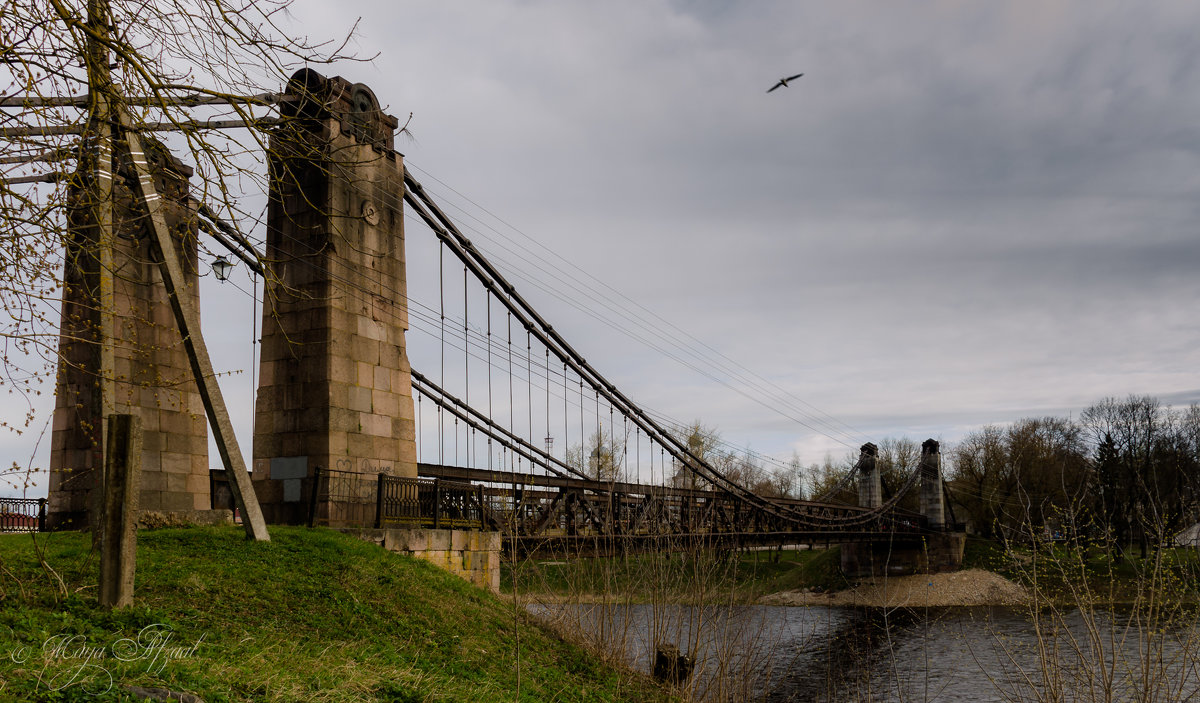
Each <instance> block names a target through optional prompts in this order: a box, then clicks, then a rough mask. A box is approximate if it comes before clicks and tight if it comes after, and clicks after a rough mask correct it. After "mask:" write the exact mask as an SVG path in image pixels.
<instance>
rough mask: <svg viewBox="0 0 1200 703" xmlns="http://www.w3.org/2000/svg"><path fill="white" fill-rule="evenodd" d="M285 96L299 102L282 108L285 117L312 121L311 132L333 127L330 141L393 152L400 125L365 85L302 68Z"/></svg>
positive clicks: (294, 77)
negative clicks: (349, 139) (344, 138)
mask: <svg viewBox="0 0 1200 703" xmlns="http://www.w3.org/2000/svg"><path fill="white" fill-rule="evenodd" d="M287 92H288V94H289V95H294V96H297V97H298V98H299V100H298V101H295V102H290V103H285V104H284V106H283V109H282V113H283V116H284V117H289V118H290V117H295V118H300V119H301V120H304V121H306V122H310V121H311V122H310V125H309V126H310V127H311V128H313V129H320V128H321V126H323V125H332V126H333V129H332V132H333V133H332V134H328V135H326V136H327V137H328V138H330V139H334V138H337V137H338V136H339V135H342V134H345V135H348V136H351V137H353V138H354V139H355V140H356V141H357V142H358V143H359V144H370V145H371V146H373V147H375V148H377V149H381V150H385V151H391V150H392V149H394V148H395V135H396V128H397V127H398V126H399V124H400V123H399V121H398V120H397V119H396V118H395V117H392V116H391V115H388V114H385V113H384V112H383V110H382V109H380V107H379V100H378V99H377V98H376V97H375V93H374V91H372V90H371V89H370V88H368V87H367V86H366V85H364V84H362V83H351V82H350V81H347V80H346V79H345V78H342V77H341V76H334V77H333V78H325V77H323V76H321V74H319V73H317V72H316V71H314V70H312V69H310V68H305V69H301V70H300V71H297V72H296V74H295V75H294V76H292V79H291V80H290V81H288V87H287Z"/></svg>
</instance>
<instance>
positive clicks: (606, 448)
mask: <svg viewBox="0 0 1200 703" xmlns="http://www.w3.org/2000/svg"><path fill="white" fill-rule="evenodd" d="M625 446H626V442H624V441H618V439H617V438H616V436H614V435H612V434H611V433H609V431H608V430H606V429H603V428H601V429H600V430H598V431H596V432H594V433H593V434H592V436H591V437H589V438H588V441H587V444H586V445H580V444H576V445H575V446H573V447H571V448H570V449H568V450H567V465H568V466H571V467H572V468H575V469H578V470H579V471H581V472H583V473H584V474H586V475H587V476H588V477H590V478H592V479H593V480H596V481H606V482H609V483H611V482H613V481H621V480H624V470H623V467H624V464H625Z"/></svg>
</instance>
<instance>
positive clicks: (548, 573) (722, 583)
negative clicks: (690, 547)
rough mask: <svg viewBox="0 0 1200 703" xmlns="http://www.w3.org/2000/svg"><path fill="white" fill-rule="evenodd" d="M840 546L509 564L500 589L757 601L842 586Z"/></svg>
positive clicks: (642, 598)
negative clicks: (784, 593) (783, 593)
mask: <svg viewBox="0 0 1200 703" xmlns="http://www.w3.org/2000/svg"><path fill="white" fill-rule="evenodd" d="M839 560H840V553H839V551H838V549H837V548H836V547H834V548H832V549H815V550H807V549H804V550H791V549H789V550H782V551H775V550H763V551H749V552H714V551H701V552H694V553H687V552H674V553H667V554H629V555H625V556H621V557H611V558H610V557H602V558H581V559H570V560H561V561H559V560H546V559H540V560H539V559H528V560H524V561H522V562H519V563H518V564H517V565H516V566H515V567H513V566H511V565H509V564H505V566H504V572H503V575H502V577H501V586H500V588H501V591H502V592H504V593H508V594H512V593H513V592H514V590H515V592H516V593H517V594H529V595H537V596H550V597H553V598H556V599H564V600H572V599H580V600H586V599H588V598H591V597H595V596H599V595H601V594H606V595H619V596H621V597H623V598H626V599H629V600H631V601H634V602H673V603H687V602H718V603H719V602H736V603H748V602H752V601H754V600H755V599H757V598H759V597H760V596H763V595H766V594H768V593H775V592H778V591H789V590H796V589H801V588H807V589H815V590H818V591H832V590H840V589H842V588H845V587H846V586H848V585H849V583H848V582H847V581H846V579H845V578H844V577H843V576H842V574H841V568H840V561H839Z"/></svg>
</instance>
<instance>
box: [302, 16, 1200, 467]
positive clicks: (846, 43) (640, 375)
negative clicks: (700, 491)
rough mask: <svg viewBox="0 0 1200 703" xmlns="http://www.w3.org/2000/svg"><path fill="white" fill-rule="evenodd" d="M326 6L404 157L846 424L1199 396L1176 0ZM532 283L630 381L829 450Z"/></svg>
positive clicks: (998, 418)
mask: <svg viewBox="0 0 1200 703" xmlns="http://www.w3.org/2000/svg"><path fill="white" fill-rule="evenodd" d="M333 7H334V6H330V5H328V4H326V3H319V4H315V3H314V4H311V5H309V4H302V5H300V6H299V7H298V13H297V17H298V18H300V19H301V21H302V22H304V23H305V25H306V26H309V25H311V26H314V27H331V26H336V24H337V22H338V13H342V14H344V13H349V14H352V15H361V16H362V17H363V22H362V24H361V25H360V33H359V36H358V39H357V47H358V48H359V50H360V51H361V52H362V53H364V54H373V53H376V52H378V53H379V57H378V58H377V59H376V60H375V62H374V63H373V64H371V65H369V66H357V67H343V68H342V69H341V70H340V72H341V73H343V74H346V75H351V74H353V77H354V79H355V80H360V81H363V82H366V83H368V84H370V85H371V86H373V87H374V88H375V90H376V93H377V94H378V95H379V96H380V98H381V100H382V101H383V102H384V103H386V104H388V105H389V106H390V109H391V111H392V112H393V113H394V114H398V115H401V116H406V115H407V113H408V112H410V111H411V112H412V113H413V120H412V123H411V126H410V128H411V131H412V133H413V136H414V140H413V141H411V142H409V143H407V144H403V145H402V146H401V149H402V150H403V151H405V153H406V154H407V156H408V158H409V161H410V163H412V164H414V165H415V166H417V167H418V168H420V169H424V170H425V171H427V172H428V173H429V174H432V175H435V176H437V177H438V178H439V179H441V180H443V181H445V182H446V183H447V184H449V185H451V186H453V187H454V188H455V189H456V190H458V191H460V192H461V193H463V194H465V195H467V196H469V197H470V198H471V199H473V200H474V201H475V202H477V203H479V204H481V205H483V206H484V207H486V208H488V209H489V210H490V211H491V212H493V213H496V214H497V215H499V216H500V217H502V218H504V220H505V221H506V222H508V223H511V224H513V225H515V226H516V227H518V228H519V229H520V230H521V231H522V232H524V233H526V234H528V235H529V236H531V237H533V238H535V239H537V240H538V241H540V242H541V243H543V244H545V245H546V246H547V247H549V248H550V249H552V250H554V251H555V252H558V253H559V254H561V255H563V256H564V257H565V258H567V259H569V260H571V261H572V262H575V263H577V264H579V265H580V266H581V267H582V268H584V269H585V270H586V271H587V272H588V273H591V274H593V275H595V276H597V277H599V278H600V279H602V280H603V281H605V282H606V283H609V284H611V285H612V286H614V287H615V288H617V289H619V290H620V291H621V292H623V293H625V294H626V295H628V296H630V297H631V298H633V299H636V300H637V301H639V302H641V303H642V304H644V305H645V306H647V307H648V308H650V309H652V310H653V311H655V312H657V313H658V314H660V315H662V316H663V317H665V318H667V319H669V320H671V321H672V322H674V323H676V324H677V325H679V326H680V327H681V328H683V329H684V330H686V331H687V332H689V333H691V334H692V335H694V336H696V337H698V338H700V339H702V340H703V341H704V342H706V343H707V344H709V345H711V346H712V347H714V348H716V349H718V350H720V351H721V352H723V353H725V354H727V355H728V356H730V357H732V358H733V359H736V360H737V361H738V362H740V363H741V364H743V365H744V366H746V367H748V368H749V369H752V370H754V371H755V372H757V373H758V374H760V375H761V376H763V377H765V378H767V379H770V380H771V381H773V382H776V383H778V384H779V385H780V386H782V387H784V388H785V389H787V391H789V392H790V393H791V394H793V395H795V396H797V397H799V398H801V399H803V400H804V401H806V402H808V403H811V404H812V405H814V406H816V407H817V408H820V409H821V410H823V411H825V412H827V413H829V414H830V415H832V416H833V417H835V418H837V419H839V420H841V421H844V422H845V423H848V424H849V425H851V426H853V427H854V428H856V429H857V430H858V431H859V433H858V434H860V435H861V436H862V437H863V438H874V439H878V438H879V437H881V436H886V435H897V434H911V435H914V436H915V438H916V439H923V437H924V436H941V437H944V438H945V439H951V440H952V439H953V438H955V437H956V436H958V435H960V434H961V433H962V432H963V431H964V430H965V429H968V428H970V427H972V426H976V425H978V424H980V423H987V422H1007V421H1011V420H1014V419H1016V418H1018V417H1022V416H1027V415H1038V414H1044V413H1056V414H1059V413H1062V414H1065V413H1070V412H1077V411H1078V410H1079V409H1080V408H1082V407H1083V406H1085V405H1087V404H1089V403H1091V402H1093V401H1095V400H1098V399H1100V398H1101V397H1104V396H1107V395H1124V394H1128V393H1149V394H1154V395H1157V396H1159V397H1160V398H1162V399H1164V400H1165V401H1169V402H1173V403H1176V404H1180V403H1187V402H1192V401H1196V400H1200V379H1197V376H1196V368H1197V361H1200V334H1198V331H1197V326H1196V323H1195V314H1194V310H1195V304H1196V302H1197V300H1198V297H1200V296H1198V294H1200V277H1198V276H1196V275H1195V271H1196V270H1197V264H1200V236H1197V232H1196V223H1197V209H1198V204H1200V200H1198V199H1197V197H1196V195H1197V190H1198V186H1200V168H1198V166H1200V126H1198V125H1200V70H1198V69H1200V42H1197V41H1196V39H1195V32H1194V30H1195V28H1196V27H1197V26H1200V5H1196V4H1195V3H1191V2H1157V3H1149V4H1147V3H1136V4H1135V3H1128V2H1103V1H1100V2H1097V1H1094V0H1088V1H1086V2H1038V3H1033V2H1020V3H1016V2H1012V3H963V2H839V3H823V2H790V1H779V2H770V1H763V2H742V3H724V2H666V1H661V2H646V1H643V0H639V1H637V2H606V3H591V2H494V1H491V0H489V1H486V2H459V3H405V2H400V3H392V2H387V3H369V2H348V3H339V4H337V5H336V10H337V12H336V13H335V12H334V11H333V9H332V8H333ZM801 71H803V72H804V73H805V76H804V77H803V78H801V79H799V80H798V81H796V82H794V83H793V84H792V85H791V86H790V87H788V88H786V89H780V90H777V91H775V92H773V93H771V94H769V95H768V94H766V92H765V91H766V89H767V88H769V87H770V86H771V85H772V84H773V83H774V82H775V81H776V80H777V79H778V78H779V77H781V76H784V75H790V74H793V73H797V72H801ZM424 180H426V181H427V182H428V181H429V179H428V178H425V179H424ZM413 236H416V234H415V233H413V234H410V239H411V238H412V237H413ZM422 236H424V235H422ZM414 294H416V291H414ZM547 304H550V303H547ZM551 311H552V312H553V313H554V314H553V316H552V320H553V322H554V324H555V325H556V327H557V328H559V329H560V330H567V331H568V332H569V335H568V336H569V338H570V339H572V340H573V341H576V342H577V343H578V344H579V345H580V346H581V347H582V348H583V353H584V354H585V356H587V357H588V358H589V360H593V362H594V363H595V364H596V365H597V366H599V367H600V368H601V369H603V370H605V371H606V372H608V373H609V374H610V375H611V376H612V377H613V378H614V380H616V381H617V382H618V384H619V385H621V386H622V387H623V388H624V389H625V390H626V391H627V392H628V393H630V394H631V395H632V396H633V397H635V398H637V399H639V400H641V401H643V402H645V403H646V404H648V405H650V406H652V407H654V408H657V409H660V410H662V411H663V412H665V413H667V414H669V415H672V416H674V417H677V418H679V419H683V420H687V419H691V418H699V419H701V420H703V421H704V422H706V423H708V424H712V425H715V426H717V427H718V428H720V429H721V431H722V432H723V433H724V434H725V435H726V437H727V438H728V439H730V440H732V441H735V442H739V443H750V444H751V445H753V446H754V447H755V448H756V449H759V450H763V451H767V452H770V453H775V454H781V455H784V456H786V455H787V454H788V453H790V451H791V449H793V448H795V449H797V450H799V451H801V453H802V457H803V458H804V459H805V460H806V461H815V460H819V459H820V458H821V455H822V454H823V453H824V452H825V451H827V450H832V451H834V452H835V453H837V454H839V455H840V453H841V452H842V451H843V448H842V447H841V445H838V444H835V443H833V442H831V441H830V440H829V439H827V438H823V437H821V436H819V435H814V433H813V432H811V431H810V430H808V429H806V428H804V427H803V426H799V425H797V424H796V423H795V422H792V421H790V420H787V419H785V418H782V417H780V416H778V415H775V414H772V413H769V412H767V411H765V410H764V409H763V408H761V407H759V406H757V405H755V404H753V403H751V402H749V401H747V400H746V399H745V398H743V397H741V396H739V395H738V394H736V393H733V392H732V391H729V390H728V389H725V388H723V387H721V386H719V385H716V384H713V383H712V382H710V381H708V380H707V379H705V378H703V377H701V376H699V375H697V374H695V373H692V372H688V371H686V370H683V369H682V368H681V367H679V366H678V365H677V364H674V363H673V362H669V361H664V360H663V359H662V357H661V356H660V355H656V354H653V353H651V352H647V351H645V350H644V349H643V348H640V347H639V346H638V345H636V344H633V343H631V342H629V341H628V340H626V339H623V338H620V337H617V336H614V335H613V334H612V333H611V331H609V330H607V329H605V328H603V327H600V326H598V325H597V324H596V323H595V321H594V320H591V319H588V318H585V317H583V316H580V315H578V314H572V313H571V312H570V311H566V310H563V311H562V312H561V314H560V311H559V310H558V309H557V308H555V307H553V306H551ZM414 343H415V342H414ZM916 435H920V436H916Z"/></svg>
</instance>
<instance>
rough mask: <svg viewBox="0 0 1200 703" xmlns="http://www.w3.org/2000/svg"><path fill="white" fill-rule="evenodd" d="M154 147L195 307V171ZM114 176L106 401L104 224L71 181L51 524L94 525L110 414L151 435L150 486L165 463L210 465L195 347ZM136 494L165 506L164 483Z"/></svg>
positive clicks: (130, 201) (182, 468) (146, 504)
mask: <svg viewBox="0 0 1200 703" xmlns="http://www.w3.org/2000/svg"><path fill="white" fill-rule="evenodd" d="M146 151H147V155H148V156H149V160H150V164H151V170H152V172H153V173H154V174H155V175H156V180H157V181H159V187H160V192H161V194H162V201H161V202H162V204H163V210H164V213H165V215H166V224H167V226H168V229H169V230H170V232H171V235H172V241H173V244H174V247H175V249H176V254H177V257H176V260H177V262H178V264H179V267H180V268H181V269H182V272H183V278H184V285H183V286H182V292H181V295H182V297H183V298H185V299H187V300H188V301H190V302H191V303H192V304H193V305H195V304H196V303H197V302H198V300H199V298H198V292H197V291H198V289H197V280H198V279H197V276H198V257H197V240H196V220H195V216H194V212H193V210H192V209H191V205H190V204H188V192H187V189H188V185H187V179H188V177H189V176H190V169H188V168H187V167H186V166H184V165H183V164H182V163H180V162H178V161H176V160H174V159H173V158H171V157H170V156H169V155H168V154H167V153H166V152H165V151H164V150H161V149H158V148H154V147H153V146H152V145H150V146H147V147H146ZM72 183H76V181H72ZM116 183H117V185H116V187H115V188H114V191H113V192H114V200H115V208H114V221H115V222H117V223H118V230H119V231H120V232H123V233H125V234H126V235H128V236H122V237H118V238H117V239H116V240H115V244H114V246H113V269H114V272H113V276H112V278H113V304H112V312H113V334H114V336H116V337H118V338H119V342H118V343H117V344H115V345H114V349H113V359H112V373H113V378H114V379H115V380H114V382H113V383H112V384H111V391H112V397H111V398H109V399H108V400H107V402H106V403H104V404H102V399H101V391H100V388H101V384H100V383H99V375H98V373H97V371H98V369H99V368H100V344H99V342H100V338H99V335H98V332H97V331H98V329H99V323H100V313H99V306H98V304H97V295H98V290H99V288H98V285H99V278H100V271H101V268H100V266H99V261H98V258H97V256H96V253H97V251H98V247H97V242H98V228H97V227H96V224H95V221H94V220H93V214H92V210H91V209H90V208H88V207H83V206H82V205H80V204H81V203H83V200H82V199H81V193H80V192H79V191H78V190H76V189H74V188H73V189H72V191H71V193H70V194H69V196H68V197H69V198H70V204H69V213H68V223H69V241H68V243H67V247H66V250H67V251H66V253H67V256H66V261H67V265H66V267H65V270H64V273H63V285H64V290H63V304H62V320H61V336H60V341H59V354H60V359H61V362H60V366H59V372H58V378H57V384H56V388H55V411H54V423H53V434H52V438H51V453H50V480H49V484H50V485H49V504H48V515H47V520H48V522H49V524H50V526H51V527H52V528H55V527H85V526H87V522H88V516H87V514H86V512H87V510H88V506H89V505H94V504H98V499H97V498H96V497H95V495H94V494H93V491H94V490H96V486H97V482H96V481H94V480H92V478H91V476H92V475H93V474H99V473H100V471H99V469H100V467H101V462H102V460H103V459H102V456H101V451H100V446H101V442H100V437H101V435H100V433H101V431H102V423H101V418H102V417H103V416H104V415H105V414H110V413H119V414H129V415H135V416H137V417H138V418H139V419H140V422H141V426H142V432H143V437H144V440H145V446H144V448H143V456H142V472H141V473H142V479H143V481H144V482H145V483H146V484H147V485H155V482H156V479H155V474H157V473H158V472H162V471H167V470H171V471H175V472H177V473H181V474H186V473H190V472H195V473H197V475H207V472H208V431H207V427H206V423H205V420H204V416H203V412H204V411H203V405H202V404H201V402H200V399H199V393H198V391H197V388H196V384H195V382H194V380H192V378H191V366H190V364H189V362H188V357H187V351H186V349H185V348H184V346H183V340H182V337H181V335H180V333H179V331H178V329H177V328H176V324H175V318H174V314H173V313H172V311H171V307H170V304H169V302H168V299H167V292H166V288H165V286H164V285H163V282H162V277H161V276H160V275H159V272H158V267H157V266H156V265H154V264H153V259H152V257H151V255H150V248H149V247H150V243H149V241H150V239H151V238H150V237H148V236H146V235H147V234H148V232H147V231H146V220H145V217H144V216H143V214H142V213H141V212H140V210H139V209H138V208H136V207H135V205H134V198H133V194H132V192H131V191H130V190H129V189H128V188H127V186H126V185H124V180H123V179H117V181H116ZM104 405H107V407H104ZM165 453H170V454H173V455H176V456H182V455H190V456H191V457H198V458H199V462H198V463H195V462H192V461H183V460H176V459H172V460H169V461H164V460H163V459H162V455H163V454H165ZM196 466H198V467H199V469H195V468H194V467H196ZM198 487H199V486H198ZM207 487H208V484H207V483H206V482H205V483H204V484H203V485H202V487H200V490H202V491H203V492H202V493H201V494H199V496H198V498H197V500H199V501H200V502H201V503H207V501H208V495H207ZM138 495H139V499H141V500H142V501H143V503H142V507H143V508H147V509H159V508H163V507H164V506H163V505H160V504H156V503H155V501H157V500H160V499H161V498H162V496H163V495H164V493H163V492H162V491H161V490H143V491H139V493H138Z"/></svg>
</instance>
